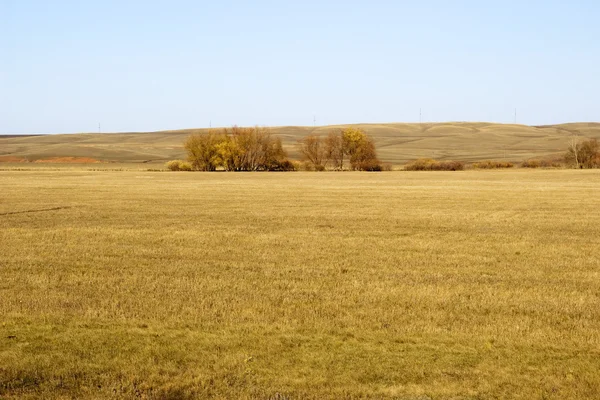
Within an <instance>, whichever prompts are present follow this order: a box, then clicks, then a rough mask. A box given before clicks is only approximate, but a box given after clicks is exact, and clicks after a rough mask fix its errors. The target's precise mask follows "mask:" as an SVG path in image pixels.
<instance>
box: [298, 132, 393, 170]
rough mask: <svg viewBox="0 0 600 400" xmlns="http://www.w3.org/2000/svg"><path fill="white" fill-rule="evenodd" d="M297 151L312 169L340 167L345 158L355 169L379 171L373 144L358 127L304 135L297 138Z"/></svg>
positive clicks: (339, 168)
mask: <svg viewBox="0 0 600 400" xmlns="http://www.w3.org/2000/svg"><path fill="white" fill-rule="evenodd" d="M298 149H299V150H300V153H301V154H302V156H303V157H304V159H305V160H306V162H308V163H309V164H310V165H311V166H312V168H314V169H315V170H317V171H323V170H325V169H326V168H327V167H328V166H331V168H333V169H335V170H343V169H344V165H345V160H346V159H347V160H348V162H349V164H350V168H351V169H352V170H354V171H381V170H382V166H381V163H380V162H379V160H378V159H377V153H376V151H375V145H374V144H373V141H372V140H371V138H369V137H368V136H367V134H366V133H365V132H364V131H363V130H361V129H357V128H352V127H350V128H346V129H340V130H336V131H332V132H330V133H329V135H328V136H326V137H321V136H315V135H311V136H306V137H304V138H302V139H301V140H299V141H298Z"/></svg>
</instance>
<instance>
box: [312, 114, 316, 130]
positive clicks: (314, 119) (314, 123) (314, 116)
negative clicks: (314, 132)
mask: <svg viewBox="0 0 600 400" xmlns="http://www.w3.org/2000/svg"><path fill="white" fill-rule="evenodd" d="M316 127H317V116H316V115H313V128H316Z"/></svg>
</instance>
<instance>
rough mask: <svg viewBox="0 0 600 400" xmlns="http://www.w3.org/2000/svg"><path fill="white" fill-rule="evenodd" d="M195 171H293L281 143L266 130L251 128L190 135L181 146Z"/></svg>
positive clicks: (235, 128) (293, 167)
mask: <svg viewBox="0 0 600 400" xmlns="http://www.w3.org/2000/svg"><path fill="white" fill-rule="evenodd" d="M184 147H185V149H186V151H187V154H188V160H189V161H190V162H191V163H192V168H193V169H194V170H197V171H216V170H217V169H222V170H225V171H293V170H294V169H295V166H294V164H293V163H292V162H291V161H289V160H288V159H287V154H286V152H285V151H284V149H283V146H282V145H281V139H280V138H276V137H273V136H272V135H271V132H270V131H269V130H268V129H267V128H261V127H253V128H240V127H237V126H234V127H233V128H231V129H222V130H220V131H210V132H208V133H199V134H193V135H191V136H190V137H189V138H188V139H187V140H186V142H185V145H184Z"/></svg>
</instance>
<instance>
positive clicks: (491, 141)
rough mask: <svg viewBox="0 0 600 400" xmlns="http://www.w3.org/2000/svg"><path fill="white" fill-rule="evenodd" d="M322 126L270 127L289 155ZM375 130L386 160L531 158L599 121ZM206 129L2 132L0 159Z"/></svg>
mask: <svg viewBox="0 0 600 400" xmlns="http://www.w3.org/2000/svg"><path fill="white" fill-rule="evenodd" d="M348 126H349V125H335V126H322V127H302V126H282V127H272V128H271V130H272V132H273V134H274V135H276V136H279V137H281V139H282V141H283V145H284V148H286V150H288V152H289V153H290V156H291V157H292V158H294V159H299V158H300V154H299V153H298V150H297V147H296V143H297V141H298V139H300V138H302V137H305V136H308V135H322V136H326V135H327V134H328V133H329V132H330V131H331V130H332V129H340V128H346V127H348ZM354 126H355V127H357V128H361V129H363V130H364V131H365V132H367V134H368V135H369V136H371V137H372V138H373V140H374V142H375V145H376V146H377V151H378V156H379V158H380V159H381V160H382V161H383V162H387V163H392V164H395V165H402V164H405V163H407V162H409V161H413V160H416V159H419V158H434V159H439V160H457V161H463V162H474V161H482V160H489V159H500V160H503V161H513V162H517V161H518V162H520V161H523V160H526V159H529V158H546V157H554V156H557V155H558V156H561V155H562V154H564V153H565V151H566V149H567V147H568V145H569V142H570V137H571V136H572V135H577V136H580V137H582V138H584V137H588V138H594V137H595V138H598V139H600V123H578V124H564V125H548V126H527V125H512V124H511V125H507V124H493V123H483V122H480V123H467V122H446V123H436V124H433V123H425V124H405V123H404V124H403V123H390V124H358V125H354ZM201 131H206V130H201V129H184V130H179V131H161V132H147V133H119V134H90V133H87V134H74V135H42V136H28V137H18V136H17V137H2V136H0V162H2V160H3V159H5V161H7V162H10V161H12V162H16V161H19V160H21V159H25V160H37V159H46V160H47V159H52V158H55V157H84V158H85V157H88V158H92V159H97V160H102V161H113V162H138V163H139V162H151V163H157V164H164V162H165V161H168V160H173V159H181V158H185V151H184V149H183V143H184V141H185V139H186V138H187V137H188V136H189V135H190V134H191V133H196V132H201Z"/></svg>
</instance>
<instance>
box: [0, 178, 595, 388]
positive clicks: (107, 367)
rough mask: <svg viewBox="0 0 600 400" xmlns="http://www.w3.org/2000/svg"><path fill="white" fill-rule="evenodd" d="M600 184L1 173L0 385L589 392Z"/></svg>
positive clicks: (544, 180) (592, 373)
mask: <svg viewBox="0 0 600 400" xmlns="http://www.w3.org/2000/svg"><path fill="white" fill-rule="evenodd" d="M599 179H600V171H573V170H555V171H548V170H528V171H525V170H514V171H467V172H446V173H444V172H427V173H418V172H415V173H412V172H389V173H352V172H348V173H262V174H261V173H240V174H230V173H175V172H174V173H153V172H142V171H124V172H111V171H77V170H69V169H65V170H60V171H51V170H49V171H44V170H43V169H37V170H35V171H2V172H0V188H1V190H2V191H1V196H0V228H1V229H0V273H1V279H0V398H7V399H12V398H19V399H21V398H135V397H138V398H158V399H160V398H165V399H167V398H173V399H175V398H223V399H230V398H240V399H247V398H263V399H268V398H274V399H275V398H278V399H306V398H308V399H311V398H312V399H327V398H331V399H333V398H348V399H350V398H399V399H429V398H430V399H569V398H571V399H582V398H589V399H591V398H598V397H600V374H598V371H600V275H599V273H600V270H599V268H600V256H599V253H598V249H599V248H600V214H599V213H598V198H599V195H600V189H599V188H600V187H599V186H598V182H599Z"/></svg>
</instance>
